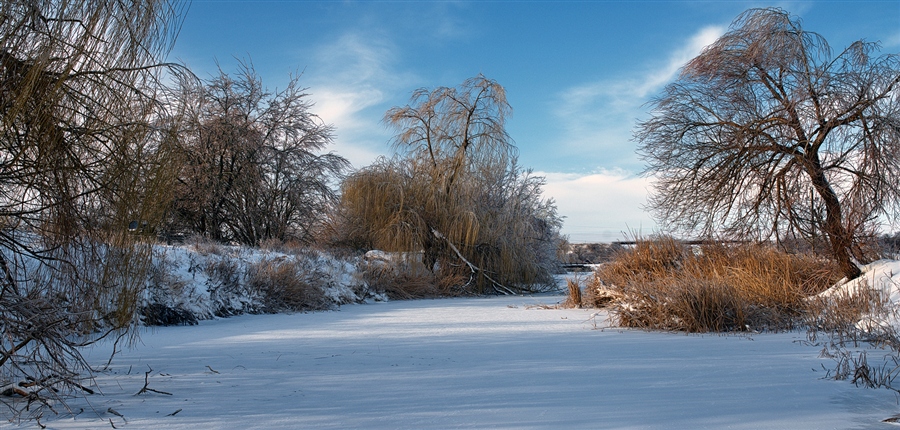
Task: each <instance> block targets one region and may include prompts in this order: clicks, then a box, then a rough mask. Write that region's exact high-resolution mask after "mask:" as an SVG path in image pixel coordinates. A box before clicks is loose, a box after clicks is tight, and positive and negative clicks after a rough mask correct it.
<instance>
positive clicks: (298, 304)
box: [247, 258, 333, 313]
mask: <svg viewBox="0 0 900 430" xmlns="http://www.w3.org/2000/svg"><path fill="white" fill-rule="evenodd" d="M315 273H316V272H315V270H313V269H312V268H310V267H306V266H305V265H304V264H303V262H302V261H300V260H296V259H288V258H275V259H271V260H262V261H260V262H258V263H255V264H251V265H250V266H249V267H248V268H247V286H248V288H249V289H250V291H252V292H254V293H256V294H257V295H258V296H260V297H261V298H262V302H263V307H264V309H265V311H266V312H272V313H275V312H282V311H314V310H325V309H331V307H332V306H333V303H332V302H331V301H330V300H328V298H327V297H326V296H325V293H324V292H323V291H322V288H320V287H319V286H318V285H316V280H315V278H317V276H315Z"/></svg>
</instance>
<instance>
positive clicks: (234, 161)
mask: <svg viewBox="0 0 900 430" xmlns="http://www.w3.org/2000/svg"><path fill="white" fill-rule="evenodd" d="M182 103H183V105H184V106H186V109H189V110H191V111H192V115H191V121H190V125H189V129H188V131H186V132H185V133H184V134H183V135H184V136H185V138H184V139H182V142H181V143H180V145H179V151H180V153H181V158H182V159H183V160H184V166H183V169H182V171H181V172H180V174H179V175H178V186H177V187H176V190H175V194H176V197H175V202H174V207H173V212H174V214H175V217H176V220H175V221H176V222H177V223H182V224H185V225H187V226H188V228H189V229H190V230H192V231H194V232H197V233H200V234H204V235H206V236H208V237H209V238H211V239H214V240H218V241H237V242H241V243H245V244H249V245H258V244H259V243H260V242H261V241H264V240H266V239H272V238H274V239H279V240H282V241H284V240H289V239H294V240H299V241H303V242H309V241H311V240H312V231H313V227H314V226H315V225H316V222H318V221H319V220H320V219H321V217H322V214H324V212H325V207H326V205H327V204H328V203H329V202H330V201H331V200H332V199H334V198H335V192H334V190H333V189H332V186H331V182H332V180H334V179H336V178H337V177H339V175H340V174H341V172H342V171H343V170H345V169H346V168H347V167H348V166H349V163H348V162H347V160H346V159H344V158H343V157H340V156H338V155H336V154H334V153H324V154H323V153H320V152H321V151H322V150H323V149H324V148H325V147H326V146H327V145H329V144H330V143H331V142H332V140H333V137H332V132H333V129H332V127H331V126H329V125H326V124H324V123H323V122H322V121H321V120H320V119H319V118H318V117H317V116H315V115H314V114H312V113H311V112H310V109H311V108H312V102H311V101H309V99H308V94H307V93H306V88H302V87H301V86H300V85H299V76H295V77H292V78H291V80H290V81H289V82H288V85H287V87H286V88H285V89H284V90H281V91H278V92H275V93H272V92H269V91H268V90H267V89H266V88H264V87H263V85H262V81H261V80H260V78H259V76H258V74H257V73H256V71H255V70H254V69H253V67H252V65H250V64H249V63H242V64H241V68H240V72H239V73H238V74H237V76H236V77H232V76H230V75H228V74H227V73H225V72H223V71H221V70H220V71H219V75H218V76H217V77H215V78H214V79H211V80H209V81H207V82H203V83H200V84H199V85H190V84H186V85H185V86H184V93H183V97H182Z"/></svg>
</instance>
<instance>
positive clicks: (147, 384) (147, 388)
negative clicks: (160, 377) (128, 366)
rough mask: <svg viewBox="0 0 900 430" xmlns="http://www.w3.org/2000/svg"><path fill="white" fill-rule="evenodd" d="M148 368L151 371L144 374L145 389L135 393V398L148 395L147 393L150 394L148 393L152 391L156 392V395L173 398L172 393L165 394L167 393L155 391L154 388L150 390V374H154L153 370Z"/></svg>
mask: <svg viewBox="0 0 900 430" xmlns="http://www.w3.org/2000/svg"><path fill="white" fill-rule="evenodd" d="M147 368H148V369H150V370H148V371H146V372H144V388H141V391H138V392H137V393H135V396H140V395H141V394H144V393H146V392H148V391H152V392H154V393H158V394H165V395H167V396H171V395H172V393H167V392H165V391H159V390H154V389H153V388H150V387H149V385H150V372H152V371H153V369H152V368H150V366H147Z"/></svg>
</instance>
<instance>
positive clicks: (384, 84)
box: [307, 32, 417, 167]
mask: <svg viewBox="0 0 900 430" xmlns="http://www.w3.org/2000/svg"><path fill="white" fill-rule="evenodd" d="M396 51H397V49H396V48H395V47H394V46H393V45H392V44H391V43H390V42H389V41H388V39H387V38H385V37H382V36H379V35H377V34H374V35H373V34H360V33H355V32H347V33H344V34H342V35H341V36H340V37H338V38H337V39H335V40H333V41H331V42H330V43H328V44H326V45H324V46H321V47H319V48H318V49H317V51H316V54H315V59H316V61H315V62H314V63H315V64H316V65H317V67H316V68H315V69H314V70H308V71H307V72H308V73H307V76H309V79H310V82H311V87H312V88H311V92H312V93H313V98H314V99H315V100H316V108H315V110H316V112H317V114H318V115H319V116H320V117H321V118H322V119H323V120H324V121H325V122H326V123H329V124H333V125H334V126H335V127H336V129H337V140H336V144H335V148H333V149H334V150H336V151H337V152H338V153H340V154H341V155H343V156H344V157H347V159H349V160H350V162H351V163H352V164H353V165H354V166H355V167H362V166H365V165H368V164H370V163H371V162H372V161H373V160H374V159H375V158H376V157H377V156H378V155H382V154H385V153H386V151H387V149H388V148H387V142H388V139H389V138H390V134H389V132H388V130H386V129H385V128H384V126H383V125H382V124H380V123H379V119H380V118H381V113H383V112H384V111H385V110H387V108H388V107H389V105H390V104H391V103H397V101H395V100H392V99H391V97H393V95H394V94H398V93H402V91H400V89H402V88H406V87H407V86H408V84H409V82H411V81H412V82H414V81H416V80H417V79H416V78H415V77H414V76H411V75H410V74H409V73H404V72H400V71H398V69H397V68H396V64H397V63H398V61H399V59H398V58H397V54H396Z"/></svg>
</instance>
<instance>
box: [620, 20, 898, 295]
mask: <svg viewBox="0 0 900 430" xmlns="http://www.w3.org/2000/svg"><path fill="white" fill-rule="evenodd" d="M878 50H879V45H878V44H877V43H873V42H866V41H862V40H860V41H857V42H854V43H853V44H851V45H850V46H848V47H847V48H846V49H844V50H843V51H840V52H839V53H837V55H834V54H833V52H832V50H831V48H830V46H829V45H828V43H827V42H826V41H825V39H824V38H823V37H822V36H820V35H818V34H816V33H813V32H809V31H806V30H804V29H803V28H802V27H801V23H800V20H799V19H798V18H796V17H793V16H791V15H790V14H788V13H787V12H785V11H783V10H781V9H751V10H748V11H746V12H745V13H743V14H741V15H740V16H738V17H737V19H736V20H735V21H734V22H733V23H732V25H731V27H730V28H729V30H728V31H727V33H726V34H724V35H723V36H721V37H720V38H719V39H718V40H716V42H715V43H713V44H712V45H710V46H708V47H706V48H705V49H704V50H703V52H702V53H701V54H700V55H698V56H697V57H696V58H694V59H692V60H691V61H690V62H688V63H687V64H686V65H685V66H684V68H683V69H682V70H681V73H680V75H679V77H678V78H677V79H676V80H675V81H674V82H673V83H671V84H669V85H667V86H666V88H665V89H664V90H663V92H662V94H661V95H659V96H658V97H657V98H655V99H654V100H653V101H652V102H651V104H650V106H651V109H652V116H651V118H650V119H648V120H646V121H644V122H641V123H640V124H639V125H638V127H637V130H636V133H635V136H636V140H637V142H638V144H639V153H640V154H641V155H642V157H643V159H644V160H645V161H646V162H647V168H646V171H645V173H646V174H648V175H652V176H654V178H655V180H656V181H655V186H654V187H655V188H654V191H653V194H652V196H651V200H650V207H651V209H652V210H653V211H654V213H655V215H656V216H657V218H659V219H660V220H661V222H662V223H663V225H665V226H667V227H669V228H672V229H674V230H680V231H687V232H698V231H699V232H700V233H702V234H705V235H712V234H716V233H719V234H727V235H734V236H740V237H742V238H747V237H750V238H757V239H770V238H773V237H774V238H776V239H779V240H783V239H786V238H802V239H807V240H812V241H815V240H818V239H820V238H821V239H824V241H825V242H827V243H828V246H829V250H830V253H831V254H832V255H833V257H834V258H835V260H836V261H837V262H838V263H839V265H840V267H841V269H842V271H843V272H844V274H845V275H846V276H848V277H850V278H853V277H856V276H858V275H859V273H860V270H859V268H858V267H857V266H856V264H855V263H854V257H855V258H856V259H857V260H864V259H865V258H866V257H865V255H864V252H863V251H862V249H861V247H860V244H861V243H862V242H863V241H864V240H865V239H866V238H867V237H869V236H871V235H872V234H873V231H874V229H876V228H877V223H878V220H879V218H883V217H895V216H896V214H897V212H898V211H897V209H898V204H900V158H898V157H900V88H898V87H900V57H898V55H896V54H886V55H881V56H878V55H877V53H878Z"/></svg>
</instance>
